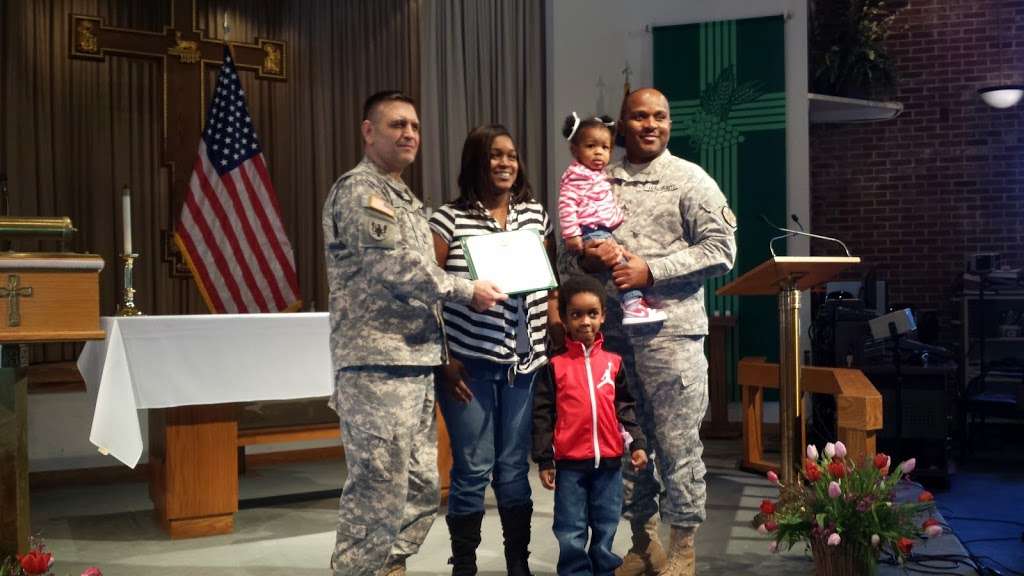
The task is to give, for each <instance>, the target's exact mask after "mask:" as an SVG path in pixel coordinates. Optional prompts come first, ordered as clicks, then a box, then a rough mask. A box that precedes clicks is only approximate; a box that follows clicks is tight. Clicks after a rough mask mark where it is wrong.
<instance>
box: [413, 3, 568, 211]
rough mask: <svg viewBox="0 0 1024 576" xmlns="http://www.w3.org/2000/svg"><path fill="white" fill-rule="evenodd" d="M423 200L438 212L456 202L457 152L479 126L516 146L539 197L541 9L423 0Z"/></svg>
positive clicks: (542, 155) (543, 123)
mask: <svg viewBox="0 0 1024 576" xmlns="http://www.w3.org/2000/svg"><path fill="white" fill-rule="evenodd" d="M420 29H421V40H422V46H423V49H422V51H421V52H420V68H421V71H422V76H421V78H422V94H423V99H422V105H421V111H420V115H421V120H422V123H423V146H422V151H421V153H420V162H419V164H420V165H421V166H422V169H423V196H424V198H425V199H426V201H427V203H428V204H430V205H433V206H437V205H439V204H441V203H443V202H445V201H448V200H451V199H453V198H455V197H456V196H458V189H457V187H456V179H457V177H458V174H459V161H460V157H461V154H462V144H463V141H464V140H465V138H466V135H467V134H468V133H469V131H470V130H471V129H472V128H474V127H475V126H478V125H480V124H492V123H498V124H504V125H505V126H507V127H508V129H509V132H511V133H512V136H513V137H514V138H515V140H516V142H517V144H518V146H519V152H520V156H521V157H522V158H523V163H524V166H525V167H526V175H527V177H528V178H529V180H530V184H531V185H532V186H533V189H534V193H535V194H536V196H537V197H538V199H539V200H540V201H541V202H542V203H543V204H544V205H547V202H546V199H547V197H548V195H549V194H554V192H553V191H548V190H546V189H545V179H544V174H545V172H546V162H547V150H546V139H545V130H548V129H549V126H548V122H547V118H545V106H544V95H545V86H544V79H545V77H546V76H545V55H544V50H545V49H544V2H538V1H536V0H422V3H421V20H420Z"/></svg>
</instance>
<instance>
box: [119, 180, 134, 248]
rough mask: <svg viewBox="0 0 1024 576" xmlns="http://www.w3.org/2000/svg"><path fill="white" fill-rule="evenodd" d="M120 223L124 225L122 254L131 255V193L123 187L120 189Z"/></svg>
mask: <svg viewBox="0 0 1024 576" xmlns="http://www.w3.org/2000/svg"><path fill="white" fill-rule="evenodd" d="M121 211H122V217H121V223H122V224H123V225H124V230H123V233H122V237H123V239H124V253H125V254H131V253H132V191H131V190H130V189H129V188H128V187H127V186H125V187H124V188H122V189H121Z"/></svg>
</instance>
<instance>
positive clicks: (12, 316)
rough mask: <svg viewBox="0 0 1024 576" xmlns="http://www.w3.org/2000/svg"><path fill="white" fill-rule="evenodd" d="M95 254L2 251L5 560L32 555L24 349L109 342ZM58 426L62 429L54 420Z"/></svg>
mask: <svg viewBox="0 0 1024 576" xmlns="http://www.w3.org/2000/svg"><path fill="white" fill-rule="evenodd" d="M102 269H103V259H102V258H100V257H99V256H95V255H92V254H71V253H55V254H45V253H31V254H21V253H13V252H2V253H0V345H2V346H3V348H5V350H4V357H5V358H7V357H8V356H9V355H8V350H9V349H10V348H9V347H11V346H13V348H14V350H15V351H16V353H15V354H14V355H13V356H15V360H14V361H13V362H10V366H9V367H7V366H8V365H7V364H5V365H4V366H5V367H4V368H0V557H2V556H5V555H9V554H13V553H15V552H18V553H25V552H27V551H28V537H29V531H30V516H29V496H28V385H27V383H28V381H27V378H26V369H25V368H24V367H21V366H20V362H19V361H17V360H16V356H17V350H18V347H17V345H18V344H27V343H36V342H72V341H77V340H102V339H103V337H104V333H103V330H101V329H100V295H99V273H100V270H102ZM53 425H54V426H60V423H59V422H54V423H53Z"/></svg>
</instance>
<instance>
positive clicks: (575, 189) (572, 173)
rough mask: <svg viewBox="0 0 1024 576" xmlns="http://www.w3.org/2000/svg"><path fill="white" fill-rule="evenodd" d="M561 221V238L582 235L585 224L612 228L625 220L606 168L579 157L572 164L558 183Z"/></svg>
mask: <svg viewBox="0 0 1024 576" xmlns="http://www.w3.org/2000/svg"><path fill="white" fill-rule="evenodd" d="M558 221H559V223H560V224H561V226H562V238H573V237H576V236H582V235H583V228H587V229H588V231H590V230H594V229H604V230H608V231H612V230H614V229H615V228H617V227H618V226H619V224H622V209H621V208H619V206H618V204H616V203H615V195H614V194H613V193H612V185H611V184H610V183H609V182H608V179H607V178H605V175H604V172H601V171H598V170H591V169H590V168H587V167H586V166H584V165H583V164H580V163H579V162H578V161H576V160H573V161H572V163H571V164H569V167H568V168H566V169H565V172H563V173H562V181H561V183H560V184H559V187H558Z"/></svg>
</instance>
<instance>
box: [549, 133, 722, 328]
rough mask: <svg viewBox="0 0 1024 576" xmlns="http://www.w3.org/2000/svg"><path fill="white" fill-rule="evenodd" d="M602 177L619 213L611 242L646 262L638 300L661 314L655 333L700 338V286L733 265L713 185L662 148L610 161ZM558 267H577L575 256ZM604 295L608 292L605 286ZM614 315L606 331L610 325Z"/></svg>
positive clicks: (692, 166)
mask: <svg viewBox="0 0 1024 576" xmlns="http://www.w3.org/2000/svg"><path fill="white" fill-rule="evenodd" d="M607 174H608V178H609V180H610V181H611V183H612V189H613V191H614V192H615V197H616V200H617V201H618V203H619V206H620V207H621V208H622V210H623V212H624V214H625V220H623V222H622V225H621V226H619V227H618V228H616V230H615V238H616V240H617V241H618V242H619V243H620V244H622V245H623V246H624V247H625V248H626V249H627V250H629V251H630V252H632V253H634V254H637V255H638V256H640V257H642V258H643V259H644V260H646V261H647V265H648V266H649V267H650V269H651V274H652V276H653V277H654V285H653V286H651V287H648V288H646V289H644V290H643V292H644V295H645V296H646V297H647V298H648V299H649V300H650V301H651V303H652V304H653V305H654V306H656V307H658V308H661V309H662V310H664V312H665V313H666V314H667V315H668V320H667V321H666V322H665V325H664V326H663V327H662V328H661V330H660V331H659V333H660V334H666V335H668V334H675V335H684V334H685V335H702V334H707V333H708V318H707V313H706V311H705V310H704V281H705V280H707V279H708V278H712V277H714V276H720V275H722V274H725V273H727V272H729V270H731V269H732V267H733V264H734V263H735V261H736V238H735V231H736V218H735V216H734V215H733V213H732V211H730V210H729V206H728V204H727V203H726V200H725V196H724V195H723V194H722V191H721V190H720V189H719V188H718V184H716V183H715V181H714V179H712V178H711V176H709V175H708V174H707V173H706V172H705V171H704V170H703V169H702V168H701V167H700V166H698V165H696V164H694V163H692V162H687V161H686V160H683V159H682V158H678V157H676V156H673V155H672V154H671V153H670V152H669V151H668V150H666V151H665V152H663V153H662V154H661V156H658V157H657V158H655V159H654V160H652V161H651V162H650V163H648V164H645V165H634V164H629V163H628V162H627V161H625V160H623V161H621V162H616V163H614V164H612V165H611V166H609V167H608V169H607ZM560 262H561V264H560V266H561V267H562V268H563V270H565V271H567V272H572V271H573V270H574V269H576V270H578V269H579V262H578V259H576V258H560ZM609 294H610V295H613V294H615V292H614V286H613V285H611V284H609ZM617 308H618V306H617V305H613V306H612V307H611V309H610V310H609V312H615V309H617ZM618 315H619V314H617V313H615V314H612V317H610V318H609V320H608V323H607V324H606V326H607V329H614V328H615V325H616V324H617V317H618ZM613 318H614V319H613Z"/></svg>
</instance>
